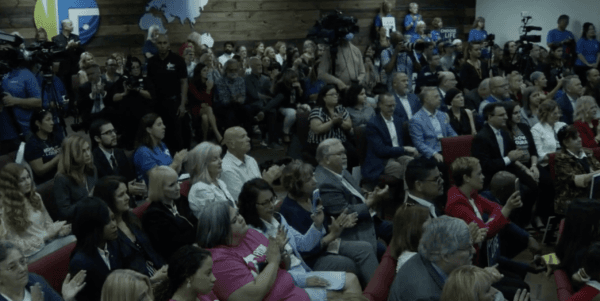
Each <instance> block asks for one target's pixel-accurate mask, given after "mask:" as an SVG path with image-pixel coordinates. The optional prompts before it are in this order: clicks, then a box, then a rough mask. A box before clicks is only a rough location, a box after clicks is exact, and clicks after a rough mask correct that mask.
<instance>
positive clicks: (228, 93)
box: [216, 75, 246, 105]
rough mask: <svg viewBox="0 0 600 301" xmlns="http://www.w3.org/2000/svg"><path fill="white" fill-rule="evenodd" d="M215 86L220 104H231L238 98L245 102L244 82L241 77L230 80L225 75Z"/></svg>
mask: <svg viewBox="0 0 600 301" xmlns="http://www.w3.org/2000/svg"><path fill="white" fill-rule="evenodd" d="M216 86H217V92H218V94H217V95H218V96H219V98H218V100H219V103H220V104H223V105H226V104H229V103H232V102H234V101H236V100H237V98H238V97H241V98H242V99H243V100H244V101H245V100H246V82H245V81H244V78H243V77H241V76H238V77H236V78H234V79H231V78H229V77H227V75H223V77H221V79H220V80H219V81H217V83H216Z"/></svg>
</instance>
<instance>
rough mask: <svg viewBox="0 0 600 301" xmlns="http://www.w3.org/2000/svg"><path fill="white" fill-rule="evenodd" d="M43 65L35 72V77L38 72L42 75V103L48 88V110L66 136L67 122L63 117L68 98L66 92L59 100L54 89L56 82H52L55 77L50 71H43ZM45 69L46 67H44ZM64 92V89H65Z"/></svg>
mask: <svg viewBox="0 0 600 301" xmlns="http://www.w3.org/2000/svg"><path fill="white" fill-rule="evenodd" d="M44 69H45V66H42V68H40V70H39V71H38V72H37V74H36V78H37V76H38V75H39V74H41V75H42V83H41V89H42V95H41V97H42V103H43V102H44V97H45V96H46V93H47V92H46V89H48V90H49V93H50V95H49V97H48V100H49V101H50V103H49V104H48V108H49V110H50V112H51V113H52V116H53V117H54V118H56V119H58V124H59V125H60V126H61V128H62V134H63V137H66V136H67V124H66V122H65V119H64V116H63V114H64V112H63V111H64V107H63V106H64V103H65V102H68V99H66V97H67V95H68V94H65V95H64V96H62V100H63V101H62V103H61V102H60V101H59V99H60V98H59V93H58V91H57V89H56V84H55V83H54V78H55V77H56V76H55V75H54V74H53V73H52V71H48V70H46V71H44ZM46 69H47V68H46ZM56 79H58V77H56ZM65 92H66V91H65ZM52 103H54V106H52V105H51V104H52Z"/></svg>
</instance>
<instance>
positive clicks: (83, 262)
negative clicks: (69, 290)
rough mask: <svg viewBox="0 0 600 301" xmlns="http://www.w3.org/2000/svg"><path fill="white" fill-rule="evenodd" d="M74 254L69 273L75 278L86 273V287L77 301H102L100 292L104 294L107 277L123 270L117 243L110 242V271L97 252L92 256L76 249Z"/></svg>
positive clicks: (79, 294)
mask: <svg viewBox="0 0 600 301" xmlns="http://www.w3.org/2000/svg"><path fill="white" fill-rule="evenodd" d="M73 252H74V253H73V254H72V255H71V261H70V262H69V273H71V275H73V276H74V275H75V274H77V273H78V272H79V271H81V270H85V271H86V276H85V282H86V285H85V287H84V288H83V289H82V290H81V291H80V292H79V293H78V294H77V300H86V301H87V300H90V301H94V300H100V292H102V285H104V281H105V280H106V277H108V275H109V274H110V272H111V271H114V270H116V269H120V268H123V264H122V261H121V260H122V259H121V253H120V252H119V246H118V244H117V242H116V241H110V242H108V253H109V256H108V257H109V261H110V270H109V269H108V266H106V263H104V260H103V259H102V257H100V253H98V252H97V251H96V252H93V254H92V255H89V254H87V253H85V252H83V251H82V250H78V249H75V250H74V251H73Z"/></svg>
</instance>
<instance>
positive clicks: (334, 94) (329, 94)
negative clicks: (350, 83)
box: [325, 92, 340, 97]
mask: <svg viewBox="0 0 600 301" xmlns="http://www.w3.org/2000/svg"><path fill="white" fill-rule="evenodd" d="M325 96H330V97H339V96H340V94H339V93H337V92H336V93H327V94H325Z"/></svg>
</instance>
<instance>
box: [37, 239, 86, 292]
mask: <svg viewBox="0 0 600 301" xmlns="http://www.w3.org/2000/svg"><path fill="white" fill-rule="evenodd" d="M76 244H77V242H72V243H70V244H68V245H66V246H64V247H62V248H60V249H58V250H56V251H54V252H52V253H50V254H48V255H46V256H44V257H42V258H40V259H38V260H36V261H34V262H31V263H29V266H28V268H29V272H30V273H35V274H38V275H40V276H42V277H44V279H46V281H48V284H50V286H51V287H52V288H53V289H54V290H55V291H57V292H59V293H60V291H61V290H62V283H63V281H64V280H65V278H67V274H68V273H69V261H70V257H71V252H73V249H75V245H76ZM71 276H74V275H71Z"/></svg>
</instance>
